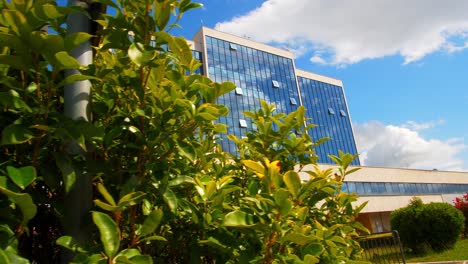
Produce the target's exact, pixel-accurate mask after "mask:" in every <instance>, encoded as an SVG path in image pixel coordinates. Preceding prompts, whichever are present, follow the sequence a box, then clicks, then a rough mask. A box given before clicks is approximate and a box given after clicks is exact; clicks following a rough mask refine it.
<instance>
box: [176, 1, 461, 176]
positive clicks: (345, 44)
mask: <svg viewBox="0 0 468 264" xmlns="http://www.w3.org/2000/svg"><path fill="white" fill-rule="evenodd" d="M198 2H201V3H203V4H204V7H203V8H201V9H197V10H194V11H191V12H189V13H187V14H185V16H184V18H183V19H182V22H181V23H180V25H181V26H182V29H177V30H175V31H173V33H174V34H177V35H183V36H185V37H186V38H188V39H191V38H192V36H193V35H194V34H195V33H196V31H197V30H198V29H199V28H200V26H201V25H204V26H207V27H210V28H215V29H218V30H221V31H224V32H229V33H232V34H235V35H238V36H244V37H247V38H250V39H252V40H256V41H259V42H263V43H267V44H272V45H275V46H278V47H282V48H287V49H290V50H292V51H293V52H294V53H295V54H296V61H295V63H296V67H297V68H301V69H304V70H308V71H312V72H315V73H318V74H323V75H327V76H331V77H335V78H338V79H341V80H342V81H343V83H344V87H345V92H346V95H347V99H348V106H349V110H350V113H351V118H352V121H353V123H354V130H355V135H356V138H357V141H358V149H359V152H360V153H361V161H362V162H363V163H364V164H366V165H372V166H389V167H403V168H417V169H433V168H437V169H439V170H455V171H468V149H467V148H468V115H467V113H468V111H467V108H468V81H467V80H468V16H467V15H466V10H468V1H464V0H453V1H439V0H412V1H410V2H408V1H406V0H380V1H374V0H347V1H340V0H267V1H261V0H204V1H203V0H202V1H198Z"/></svg>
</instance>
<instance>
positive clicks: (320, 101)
mask: <svg viewBox="0 0 468 264" xmlns="http://www.w3.org/2000/svg"><path fill="white" fill-rule="evenodd" d="M191 46H192V48H193V53H194V56H195V57H196V58H197V59H199V60H200V61H202V63H203V67H202V68H200V69H199V72H198V73H201V74H205V75H207V76H208V77H209V78H211V79H212V80H214V81H217V82H223V81H231V82H233V83H235V84H236V86H237V88H236V89H235V90H234V91H232V92H231V93H229V94H226V95H223V96H222V97H221V98H220V99H219V103H222V104H225V105H227V106H228V107H229V109H230V111H231V112H230V114H229V116H227V117H223V118H221V120H220V122H222V123H225V124H227V125H228V126H229V128H228V133H229V134H234V135H236V136H237V137H242V135H243V134H244V133H245V132H246V131H247V130H249V129H256V128H255V125H254V124H252V123H250V121H249V120H248V119H246V118H245V117H244V115H243V112H244V111H253V110H255V109H258V108H259V107H260V104H259V100H260V99H263V100H265V101H267V102H269V103H274V104H275V106H276V108H277V110H278V111H280V112H284V113H289V112H291V111H294V110H295V109H296V108H297V107H298V106H299V105H303V106H304V107H305V108H306V115H307V117H308V118H309V119H310V120H309V122H310V123H314V124H316V125H317V126H316V127H314V128H312V129H310V131H308V133H309V135H311V137H312V138H313V139H314V140H317V139H319V138H322V137H329V138H330V139H331V140H329V141H327V142H325V143H323V144H322V145H320V146H319V147H317V148H316V149H315V150H316V153H317V155H318V156H319V160H318V162H319V163H321V164H322V165H321V166H322V167H323V168H329V167H332V168H335V166H333V165H329V164H331V163H332V162H331V160H330V159H329V158H328V154H335V155H336V154H337V153H338V150H343V151H344V152H348V153H352V154H356V153H357V150H356V143H355V140H354V135H353V130H352V126H351V119H350V114H349V111H348V106H347V103H346V96H345V93H344V89H343V83H342V82H341V81H340V80H337V79H334V78H330V77H326V76H322V75H318V74H315V73H311V72H307V71H303V70H300V69H296V67H295V65H294V59H293V54H292V53H291V52H289V51H287V50H283V49H279V48H275V47H272V46H268V45H265V44H261V43H257V42H254V41H251V40H249V39H245V38H241V37H237V36H233V35H230V34H227V33H223V32H219V31H216V30H213V29H209V28H205V27H203V28H201V29H200V30H199V32H198V33H197V34H196V35H195V37H194V38H193V41H192V42H191ZM221 144H222V146H223V149H224V150H226V151H230V152H235V151H236V150H235V145H234V144H233V143H232V142H229V140H227V139H226V138H225V137H224V138H223V140H222V142H221ZM353 165H357V166H359V165H360V163H359V160H355V161H354V163H353ZM305 169H307V167H306V168H305ZM301 177H303V179H304V180H307V178H308V175H307V174H304V173H302V176H301ZM343 190H344V191H346V192H350V193H356V194H357V195H358V196H359V200H358V202H357V204H361V203H363V202H368V204H367V206H366V207H365V208H364V210H363V211H362V212H361V214H360V216H359V219H358V220H359V221H361V222H362V223H363V224H364V225H365V226H366V227H368V228H369V230H370V231H371V232H382V231H389V230H390V221H389V219H390V213H391V212H392V211H394V210H395V209H398V208H401V207H404V206H406V205H407V204H408V203H409V201H410V200H411V199H412V198H413V197H415V196H416V197H419V198H421V199H422V200H423V202H425V203H429V202H447V203H452V202H453V200H454V199H455V197H460V196H462V194H463V193H465V192H468V173H467V172H447V171H426V170H411V169H398V168H375V167H361V169H360V170H358V171H357V172H355V173H353V174H350V175H349V176H348V177H347V178H346V180H345V183H344V184H343Z"/></svg>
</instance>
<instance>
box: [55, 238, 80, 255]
mask: <svg viewBox="0 0 468 264" xmlns="http://www.w3.org/2000/svg"><path fill="white" fill-rule="evenodd" d="M57 245H60V246H62V247H64V248H67V249H69V250H71V251H73V252H81V253H84V252H86V250H85V249H83V248H82V247H80V245H79V244H78V241H76V240H75V239H74V238H73V237H71V236H61V237H59V238H58V239H57Z"/></svg>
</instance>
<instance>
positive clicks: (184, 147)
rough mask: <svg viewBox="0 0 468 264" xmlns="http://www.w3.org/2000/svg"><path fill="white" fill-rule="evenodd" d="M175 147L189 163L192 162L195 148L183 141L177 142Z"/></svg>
mask: <svg viewBox="0 0 468 264" xmlns="http://www.w3.org/2000/svg"><path fill="white" fill-rule="evenodd" d="M177 147H178V149H179V154H180V155H181V156H183V157H185V158H187V159H188V160H190V161H192V162H193V161H194V160H195V158H196V152H195V148H194V147H193V145H192V144H190V143H187V142H185V141H179V142H177Z"/></svg>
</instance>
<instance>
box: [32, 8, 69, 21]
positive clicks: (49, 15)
mask: <svg viewBox="0 0 468 264" xmlns="http://www.w3.org/2000/svg"><path fill="white" fill-rule="evenodd" d="M34 14H35V15H36V16H37V17H39V18H41V19H44V20H47V19H57V18H60V17H63V16H65V14H62V12H60V10H59V9H58V8H57V6H56V5H52V4H42V5H35V9H34Z"/></svg>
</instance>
